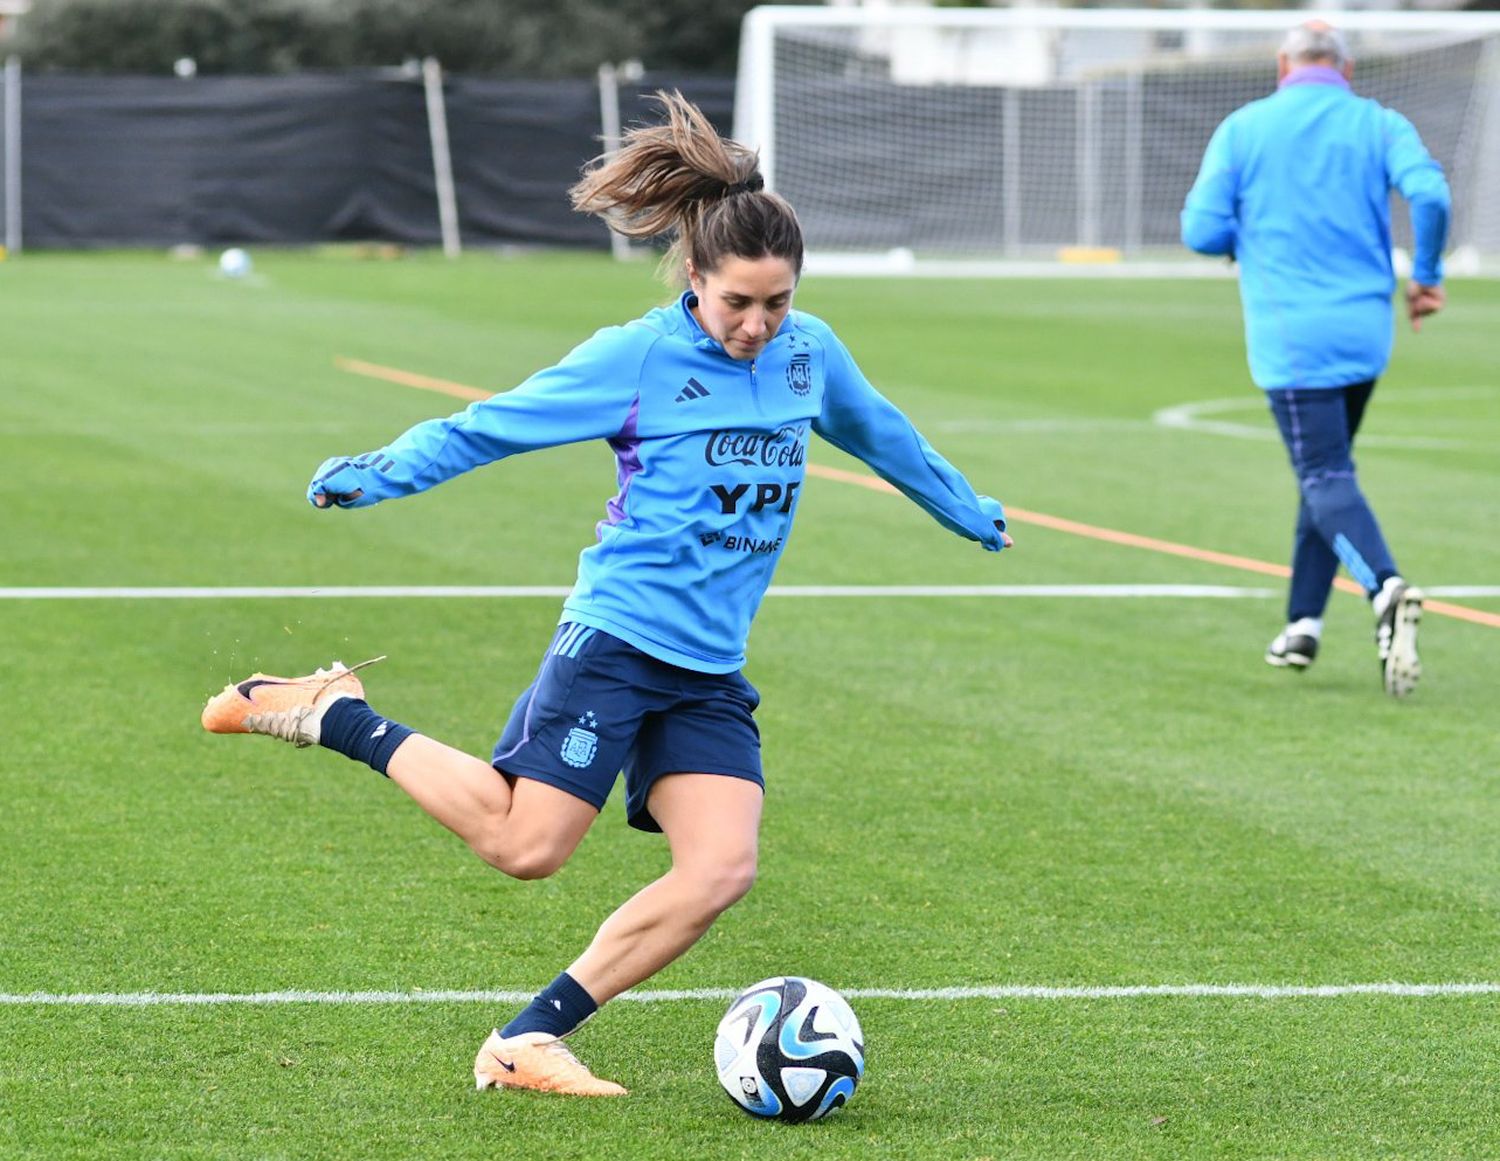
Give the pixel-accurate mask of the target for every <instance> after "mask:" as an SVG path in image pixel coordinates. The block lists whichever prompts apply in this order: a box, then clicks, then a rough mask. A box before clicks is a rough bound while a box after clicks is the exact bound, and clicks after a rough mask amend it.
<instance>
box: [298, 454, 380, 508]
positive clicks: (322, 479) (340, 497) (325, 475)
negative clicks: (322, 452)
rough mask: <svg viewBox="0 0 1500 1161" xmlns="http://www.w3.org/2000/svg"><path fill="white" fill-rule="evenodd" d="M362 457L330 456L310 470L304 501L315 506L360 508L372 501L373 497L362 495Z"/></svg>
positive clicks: (363, 485)
mask: <svg viewBox="0 0 1500 1161" xmlns="http://www.w3.org/2000/svg"><path fill="white" fill-rule="evenodd" d="M363 458H364V457H361V460H352V459H350V458H349V457H348V456H333V457H332V458H330V459H326V460H324V461H323V462H322V463H321V464H319V465H318V470H317V471H316V472H314V473H313V478H312V483H310V484H308V485H307V502H308V503H309V504H311V505H312V506H313V507H314V508H362V507H364V506H365V504H373V503H374V502H375V501H374V499H366V496H365V479H364V473H365V471H366V469H365V468H364V467H362V466H361V461H362V460H363Z"/></svg>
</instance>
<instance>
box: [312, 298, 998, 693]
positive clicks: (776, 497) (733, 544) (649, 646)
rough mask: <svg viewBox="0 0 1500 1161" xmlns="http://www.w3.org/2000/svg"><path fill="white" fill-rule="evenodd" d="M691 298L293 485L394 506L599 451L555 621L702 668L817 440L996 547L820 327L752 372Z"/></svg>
mask: <svg viewBox="0 0 1500 1161" xmlns="http://www.w3.org/2000/svg"><path fill="white" fill-rule="evenodd" d="M695 302H696V299H695V298H694V296H693V295H692V294H691V292H688V293H685V294H683V295H682V297H681V298H680V299H678V300H677V301H676V302H674V303H672V304H671V305H669V306H664V307H660V308H658V309H655V310H652V311H650V312H649V313H647V314H646V315H644V316H643V317H641V318H639V319H636V320H634V321H632V322H630V323H627V324H626V325H624V326H617V327H606V328H605V329H604V330H601V331H599V332H598V333H597V334H595V335H594V336H593V337H592V338H590V339H588V340H587V341H586V342H584V343H582V344H581V345H580V346H578V347H576V348H575V349H574V350H573V351H572V352H571V353H569V354H568V355H567V356H566V357H565V358H564V359H563V360H562V361H561V362H560V363H558V364H557V365H556V366H554V367H549V368H547V369H546V370H543V371H539V372H537V373H536V374H535V375H533V376H531V378H529V379H527V380H526V381H525V382H524V383H522V384H521V385H520V386H518V387H516V388H514V389H513V390H510V391H507V392H504V393H503V394H499V395H494V396H491V397H490V398H488V399H485V400H482V401H480V402H477V403H474V404H472V405H471V406H470V407H468V408H467V409H466V410H464V411H461V412H459V413H458V414H456V415H452V416H449V417H448V418H446V419H433V420H429V421H427V422H425V423H420V424H418V425H417V426H416V427H413V428H412V429H411V430H409V431H407V432H406V433H405V434H404V435H402V436H401V437H400V438H398V439H397V440H396V441H395V442H394V443H392V444H390V445H389V446H388V447H385V448H382V449H381V450H379V451H377V452H371V453H369V454H368V455H365V456H361V457H359V458H358V459H356V460H353V461H349V460H345V459H341V458H335V459H332V460H329V461H327V462H326V463H325V464H324V465H323V467H322V468H320V469H319V472H318V476H317V477H316V478H315V479H314V482H313V484H312V485H311V486H310V487H309V489H308V497H309V499H311V498H312V496H313V495H314V494H315V493H316V492H322V491H328V492H335V491H336V492H353V491H355V490H356V489H359V488H362V489H363V490H364V495H363V496H361V497H360V498H359V499H357V500H354V501H351V502H349V503H347V504H345V505H344V506H346V507H363V506H365V505H367V504H373V503H376V502H378V501H380V500H386V499H391V498H393V497H397V496H408V495H411V494H412V493H415V492H420V491H423V490H424V489H426V488H430V487H432V486H433V485H435V484H440V483H442V482H443V481H444V480H448V479H451V478H453V477H454V476H457V475H459V474H460V473H462V472H466V471H469V470H470V469H471V468H476V467H478V466H480V465H481V464H487V463H491V462H493V461H495V460H499V459H503V458H505V457H506V456H510V455H514V454H516V453H517V452H524V451H532V450H534V449H537V448H545V447H553V446H556V445H558V444H566V443H574V442H578V441H581V440H592V439H602V440H606V441H608V443H609V446H610V447H611V448H612V449H613V450H614V453H615V461H616V464H617V475H618V482H619V491H618V492H617V494H616V495H615V496H614V497H613V498H612V499H610V500H609V502H608V503H607V504H606V506H605V513H606V514H605V518H604V519H603V520H602V521H600V523H599V525H598V529H597V532H598V542H597V543H596V544H593V545H591V546H589V547H588V548H586V549H584V550H583V553H582V554H581V556H580V557H579V563H578V581H577V583H576V584H575V586H574V588H573V591H572V594H571V595H570V596H569V597H568V599H567V601H566V603H565V604H564V607H563V615H562V619H563V620H564V621H572V622H577V623H580V624H584V625H589V626H592V627H594V628H596V629H602V630H603V631H605V632H606V633H610V634H613V635H614V636H616V637H619V638H621V639H622V640H625V641H628V642H629V643H630V644H632V645H634V646H635V647H636V648H638V649H640V650H642V651H643V652H645V653H648V654H650V655H651V656H653V657H657V658H659V659H661V660H663V661H666V662H669V663H670V664H673V665H677V666H681V667H683V668H686V669H692V670H696V671H698V672H702V673H728V672H732V671H733V670H736V669H739V668H740V667H741V666H742V665H743V664H744V662H745V642H746V638H747V637H748V635H749V631H750V622H751V619H752V618H753V617H754V615H755V612H756V610H757V608H759V606H760V602H761V598H762V597H763V596H764V595H765V591H766V589H767V587H768V586H769V585H770V583H771V574H772V572H773V571H774V570H775V568H776V563H777V561H778V560H779V559H780V557H781V553H782V550H783V549H784V548H785V547H786V541H787V535H788V534H789V533H790V531H791V527H792V518H793V516H794V515H795V514H796V510H797V501H798V498H799V496H800V491H801V487H802V483H803V477H804V475H805V474H806V465H807V448H808V441H809V437H810V435H811V433H813V432H816V433H817V434H818V435H820V436H822V437H823V438H824V439H825V440H827V441H828V442H829V443H831V444H833V445H834V446H835V447H838V448H841V449H842V450H844V451H846V452H848V453H849V454H850V455H853V456H855V457H857V458H859V459H861V460H863V461H864V462H865V463H867V464H868V465H870V467H871V468H873V469H874V470H875V471H876V472H877V473H878V474H879V475H880V476H881V477H882V478H883V479H885V480H887V481H889V482H890V483H891V484H894V485H895V486H896V487H897V488H899V489H900V490H901V491H902V492H903V493H905V494H906V495H907V496H908V497H910V498H911V499H912V500H914V501H915V502H916V503H917V504H919V505H920V506H921V507H922V508H924V509H925V510H926V511H927V512H928V513H929V514H930V515H932V517H933V518H934V519H936V520H937V521H938V523H940V524H942V525H943V526H944V527H945V528H948V529H949V530H950V531H953V532H956V533H958V534H959V535H960V536H964V537H967V538H969V539H970V540H977V541H979V542H980V543H981V544H982V545H983V546H984V547H985V548H986V549H989V550H991V551H999V550H1000V549H1001V547H1002V541H1001V537H1000V528H997V527H996V523H995V522H996V521H1000V522H1001V528H1003V526H1004V512H1003V510H1002V508H1001V506H1000V504H999V503H998V502H997V501H995V500H992V499H990V498H989V497H982V496H976V495H975V493H974V490H973V489H972V488H971V487H970V486H969V484H968V482H967V481H966V480H965V479H964V477H963V476H962V475H960V474H959V472H958V471H957V470H956V469H955V468H954V467H953V466H952V465H951V464H949V463H948V461H947V460H945V459H944V458H943V457H942V456H940V455H938V453H937V452H935V451H934V450H933V449H932V448H931V447H930V446H929V445H928V443H927V441H926V440H925V439H923V438H922V436H921V435H920V434H918V432H917V431H916V429H915V428H914V427H913V426H912V425H911V423H910V421H908V420H907V419H906V417H905V416H904V415H902V413H901V412H900V411H898V410H897V409H896V407H895V406H894V405H893V404H891V403H890V402H889V401H887V400H886V399H885V398H884V397H883V396H881V395H880V393H879V392H877V391H876V390H875V388H874V387H872V386H871V385H870V383H869V381H868V380H867V379H866V378H865V377H864V375H863V374H862V373H861V372H860V369H859V367H858V366H856V365H855V362H854V359H853V358H852V357H851V356H850V354H849V352H848V350H846V349H845V347H844V345H843V344H842V343H841V342H839V340H838V339H837V338H836V337H835V336H834V333H833V331H832V330H831V329H830V328H829V327H828V325H827V324H826V323H824V322H822V321H821V320H819V319H817V318H814V317H813V316H812V315H809V314H804V313H802V312H801V311H795V310H794V311H791V312H789V313H788V315H787V317H786V319H785V320H784V321H783V323H782V325H781V328H780V329H779V330H778V331H777V333H776V335H775V337H774V338H772V339H771V341H770V342H769V343H768V344H767V345H766V347H765V348H764V349H763V350H762V351H761V353H760V355H759V356H758V357H757V358H756V359H755V360H754V361H753V362H746V361H742V360H736V359H733V358H731V357H730V356H729V355H728V354H727V353H726V352H725V350H724V348H723V347H722V346H721V345H720V344H719V343H718V342H717V341H716V340H714V339H712V338H710V337H709V336H708V335H707V334H706V333H705V332H704V330H703V328H702V327H701V326H699V325H698V321H697V320H696V319H695V318H694V317H693V314H692V311H691V309H690V308H691V306H692V305H694V304H695Z"/></svg>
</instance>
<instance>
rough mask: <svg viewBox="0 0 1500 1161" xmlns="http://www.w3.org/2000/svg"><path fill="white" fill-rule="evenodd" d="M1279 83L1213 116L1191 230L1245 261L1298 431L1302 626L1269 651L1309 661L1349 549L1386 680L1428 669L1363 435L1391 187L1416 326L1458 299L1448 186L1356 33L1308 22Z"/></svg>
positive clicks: (1254, 367)
mask: <svg viewBox="0 0 1500 1161" xmlns="http://www.w3.org/2000/svg"><path fill="white" fill-rule="evenodd" d="M1276 64H1277V78H1278V83H1277V88H1276V92H1275V94H1273V95H1272V96H1269V97H1266V98H1264V99H1262V100H1258V101H1252V102H1251V103H1250V104H1248V105H1245V106H1244V107H1242V108H1240V109H1237V110H1236V111H1235V112H1233V113H1231V114H1230V115H1229V116H1228V117H1226V118H1225V119H1224V121H1223V122H1222V123H1221V124H1220V125H1219V127H1218V129H1216V130H1215V131H1214V134H1213V138H1212V139H1211V140H1210V141H1209V143H1208V149H1207V151H1206V152H1205V154H1204V157H1203V165H1202V168H1201V169H1200V171H1199V173H1198V179H1197V181H1196V182H1195V183H1194V184H1193V188H1192V190H1191V191H1190V192H1189V193H1188V196H1187V203H1186V205H1185V206H1184V207H1183V211H1182V240H1183V242H1184V243H1185V244H1186V245H1188V246H1189V247H1191V248H1192V249H1194V250H1197V251H1199V252H1200V253H1203V254H1224V255H1228V256H1229V257H1230V258H1231V259H1233V260H1234V261H1236V262H1237V263H1238V264H1239V272H1240V300H1241V302H1242V303H1243V306H1244V313H1245V343H1246V347H1247V348H1248V354H1249V362H1250V374H1251V377H1252V378H1253V379H1254V380H1255V382H1256V384H1257V386H1259V387H1261V388H1262V389H1263V390H1264V391H1265V392H1266V396H1267V399H1268V401H1269V403H1270V405H1271V411H1272V412H1273V414H1274V415H1275V416H1276V422H1277V425H1278V427H1279V428H1280V429H1281V435H1282V438H1283V440H1284V441H1285V443H1286V447H1287V452H1288V454H1289V455H1290V457H1291V462H1292V469H1293V471H1294V472H1295V473H1296V476H1297V486H1298V490H1299V491H1300V493H1301V505H1300V508H1299V511H1298V514H1297V532H1296V539H1295V543H1294V547H1293V552H1292V582H1291V592H1290V595H1289V598H1288V602H1287V625H1286V628H1285V629H1283V630H1282V632H1281V633H1279V634H1278V635H1277V637H1276V639H1275V640H1274V641H1272V642H1271V644H1270V646H1269V648H1268V649H1267V650H1266V660H1267V661H1268V662H1269V663H1270V664H1272V665H1275V666H1280V667H1287V668H1291V669H1294V670H1299V671H1300V670H1303V669H1306V668H1307V667H1308V666H1309V665H1311V664H1312V662H1313V659H1314V658H1315V657H1316V656H1317V653H1318V643H1319V639H1320V637H1321V634H1322V628H1323V610H1324V607H1325V606H1326V604H1327V602H1328V595H1329V592H1330V590H1331V589H1332V586H1333V579H1334V574H1335V573H1336V572H1337V571H1338V566H1339V564H1340V563H1342V564H1343V565H1344V567H1345V568H1346V569H1347V570H1348V572H1349V574H1350V576H1352V577H1353V578H1354V579H1355V580H1356V581H1357V582H1358V583H1359V584H1360V585H1361V586H1363V588H1364V590H1365V593H1366V595H1367V596H1368V597H1369V599H1370V601H1371V603H1372V605H1373V607H1374V611H1375V620H1376V630H1375V641H1376V647H1377V650H1378V654H1379V658H1380V669H1381V677H1382V680H1383V682H1384V685H1385V690H1386V692H1387V693H1389V694H1391V695H1392V696H1393V697H1404V696H1406V695H1407V694H1408V693H1410V692H1411V691H1412V689H1413V688H1414V687H1415V685H1416V683H1417V680H1418V678H1419V677H1420V676H1421V673H1422V669H1421V662H1420V661H1419V659H1418V657H1417V627H1418V623H1419V622H1420V620H1421V617H1422V593H1421V591H1420V590H1418V589H1416V588H1414V587H1413V586H1411V585H1409V584H1407V583H1406V581H1404V580H1403V579H1402V577H1401V574H1400V572H1399V571H1398V570H1397V568H1396V563H1395V560H1394V559H1393V558H1392V556H1391V552H1390V549H1389V548H1387V546H1386V542H1385V538H1384V536H1382V534H1381V531H1380V525H1379V524H1378V523H1377V522H1376V519H1375V515H1374V513H1373V512H1371V511H1370V506H1369V504H1368V503H1367V502H1366V501H1365V497H1364V495H1363V493H1362V492H1361V491H1360V488H1359V483H1358V480H1357V479H1356V476H1355V469H1354V460H1353V458H1352V454H1351V449H1352V444H1353V441H1354V435H1355V433H1356V432H1357V431H1358V430H1359V423H1360V419H1361V418H1362V416H1363V415H1364V410H1365V405H1366V404H1367V403H1368V402H1369V400H1370V395H1371V393H1372V392H1373V391H1374V389H1375V381H1376V379H1377V378H1378V377H1379V375H1380V374H1381V372H1382V371H1384V370H1385V366H1386V363H1387V361H1388V360H1389V358H1390V353H1391V342H1392V333H1393V330H1394V327H1393V319H1392V305H1391V300H1392V295H1393V292H1394V290H1395V286H1396V279H1395V274H1394V272H1393V270H1392V267H1391V228H1390V190H1392V189H1395V190H1398V191H1399V192H1400V193H1401V195H1402V197H1404V198H1405V199H1406V201H1407V202H1408V204H1409V206H1410V210H1411V223H1412V233H1413V236H1414V247H1413V248H1414V252H1415V254H1414V259H1413V265H1412V275H1411V279H1410V281H1409V282H1408V284H1407V287H1406V309H1407V315H1408V317H1409V318H1410V319H1411V324H1412V328H1413V329H1414V330H1419V329H1420V327H1421V320H1422V319H1423V318H1425V317H1426V316H1427V315H1429V314H1432V313H1434V312H1435V311H1438V310H1440V309H1442V307H1443V303H1444V292H1443V288H1442V280H1443V272H1442V251H1443V244H1444V241H1445V240H1446V238H1447V232H1448V211H1449V193H1448V183H1447V181H1446V180H1445V178H1444V177H1443V171H1442V169H1441V167H1440V166H1439V165H1438V164H1437V162H1435V161H1434V160H1433V159H1432V157H1431V156H1430V155H1429V154H1428V152H1427V149H1426V148H1425V147H1424V146H1423V144H1422V141H1421V138H1420V137H1418V135H1417V131H1416V130H1415V129H1414V128H1413V127H1412V124H1411V122H1409V121H1408V120H1407V119H1406V118H1405V117H1403V116H1401V114H1399V113H1397V112H1395V111H1393V110H1391V109H1386V108H1383V107H1382V106H1381V105H1379V104H1378V103H1376V102H1375V101H1371V100H1367V99H1365V98H1362V97H1358V96H1355V94H1354V93H1353V92H1352V91H1351V90H1350V87H1349V80H1350V77H1351V76H1352V75H1353V72H1354V62H1353V60H1352V59H1351V58H1350V56H1349V51H1348V48H1347V46H1346V44H1345V42H1344V38H1343V36H1342V34H1341V33H1339V31H1338V30H1337V29H1335V28H1332V27H1330V26H1329V25H1327V24H1325V23H1323V22H1322V21H1316V20H1314V21H1309V22H1308V23H1306V24H1303V25H1300V26H1299V27H1297V28H1294V29H1293V30H1292V31H1291V32H1290V33H1288V35H1287V37H1286V40H1285V41H1284V42H1283V44H1282V47H1281V51H1280V52H1279V53H1278V54H1277V58H1276Z"/></svg>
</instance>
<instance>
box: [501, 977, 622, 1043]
mask: <svg viewBox="0 0 1500 1161" xmlns="http://www.w3.org/2000/svg"><path fill="white" fill-rule="evenodd" d="M598 1010H599V1005H598V1004H596V1003H594V997H593V996H591V995H589V994H588V993H587V992H586V991H584V990H583V987H582V985H580V984H579V983H578V981H577V980H575V979H574V978H573V977H572V976H570V975H569V974H568V973H567V972H563V974H562V975H560V976H558V977H557V979H555V980H553V981H552V982H551V983H550V984H548V985H547V986H546V987H545V988H543V989H542V990H541V991H540V992H538V993H537V996H536V999H534V1000H532V1001H531V1003H530V1004H528V1005H527V1006H526V1007H525V1009H524V1010H522V1012H521V1014H520V1015H518V1016H517V1017H516V1018H515V1019H514V1020H512V1021H511V1022H510V1023H509V1024H507V1025H506V1026H505V1027H504V1028H502V1029H500V1035H502V1036H519V1035H520V1034H521V1033H522V1032H546V1033H548V1034H549V1035H551V1036H566V1035H567V1034H568V1033H569V1032H571V1031H573V1029H574V1028H577V1027H578V1025H580V1024H582V1023H583V1022H584V1021H585V1020H587V1019H588V1018H589V1017H590V1016H592V1015H593V1014H594V1013H595V1012H597V1011H598Z"/></svg>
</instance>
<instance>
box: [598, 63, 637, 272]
mask: <svg viewBox="0 0 1500 1161" xmlns="http://www.w3.org/2000/svg"><path fill="white" fill-rule="evenodd" d="M599 124H600V127H601V128H602V129H603V141H602V142H601V144H602V145H603V146H604V152H605V154H606V155H608V154H612V153H614V152H615V151H616V150H618V149H619V148H620V141H621V136H622V133H623V129H622V127H621V124H620V70H619V69H617V68H615V66H614V65H612V64H608V63H606V64H602V65H600V66H599ZM609 249H610V252H611V253H612V254H613V255H614V256H615V259H616V261H621V262H623V261H624V260H625V259H627V258H629V257H630V239H629V238H627V237H625V235H624V234H621V233H619V232H618V231H616V230H613V229H612V230H610V232H609Z"/></svg>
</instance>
